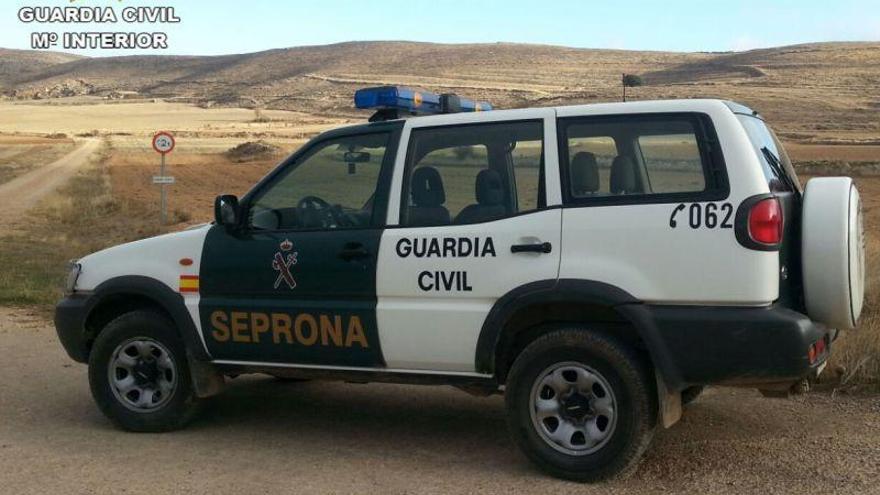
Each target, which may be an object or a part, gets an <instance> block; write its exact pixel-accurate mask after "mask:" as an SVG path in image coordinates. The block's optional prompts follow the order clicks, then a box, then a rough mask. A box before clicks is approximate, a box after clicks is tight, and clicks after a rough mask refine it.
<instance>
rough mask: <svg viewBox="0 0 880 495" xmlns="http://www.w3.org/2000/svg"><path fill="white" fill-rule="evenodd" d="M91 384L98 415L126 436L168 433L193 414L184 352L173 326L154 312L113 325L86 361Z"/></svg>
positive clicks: (133, 314) (194, 402)
mask: <svg viewBox="0 0 880 495" xmlns="http://www.w3.org/2000/svg"><path fill="white" fill-rule="evenodd" d="M89 384H90V385H91V389H92V396H93V397H94V399H95V402H96V403H97V405H98V407H99V408H100V409H101V412H103V413H104V415H106V416H107V417H108V418H110V420H111V421H113V423H115V424H116V425H117V426H119V427H120V428H123V429H125V430H129V431H139V432H159V431H169V430H174V429H177V428H180V427H182V426H183V425H185V424H186V423H187V422H188V421H189V420H190V419H191V418H192V417H193V416H194V415H195V413H196V410H197V406H198V399H197V397H196V395H195V391H194V389H193V386H192V380H191V378H190V372H189V365H188V362H187V357H186V351H185V348H184V346H183V343H182V342H181V340H180V337H179V336H178V335H177V332H176V330H175V327H174V324H173V323H172V322H171V321H170V320H169V319H168V318H167V317H166V316H164V315H162V314H161V313H158V312H154V311H146V310H141V311H133V312H131V313H126V314H124V315H122V316H120V317H118V318H116V319H115V320H113V321H111V322H110V323H109V324H108V325H107V326H106V327H105V328H104V330H103V331H102V332H101V333H100V334H99V335H98V338H97V339H96V341H95V344H94V346H93V347H92V352H91V355H90V356H89Z"/></svg>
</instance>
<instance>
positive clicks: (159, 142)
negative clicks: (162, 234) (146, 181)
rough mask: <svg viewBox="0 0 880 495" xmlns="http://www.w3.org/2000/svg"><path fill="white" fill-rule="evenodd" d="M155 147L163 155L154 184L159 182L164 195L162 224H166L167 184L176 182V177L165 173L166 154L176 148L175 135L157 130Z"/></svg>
mask: <svg viewBox="0 0 880 495" xmlns="http://www.w3.org/2000/svg"><path fill="white" fill-rule="evenodd" d="M153 149H154V150H156V153H159V154H160V155H162V162H161V163H162V164H161V165H160V167H159V175H158V176H154V177H153V184H159V190H160V191H161V195H162V199H161V201H162V205H161V209H162V225H165V223H166V222H167V219H168V215H167V212H166V208H167V199H166V192H165V186H166V185H168V184H174V177H171V176H166V175H165V155H166V154H168V153H171V150H173V149H174V136H172V135H171V133H168V132H165V131H159V132H157V133H156V134H155V135H154V136H153Z"/></svg>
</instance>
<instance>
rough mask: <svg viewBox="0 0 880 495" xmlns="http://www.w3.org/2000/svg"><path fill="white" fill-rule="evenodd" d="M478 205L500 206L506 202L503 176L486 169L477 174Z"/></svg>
mask: <svg viewBox="0 0 880 495" xmlns="http://www.w3.org/2000/svg"><path fill="white" fill-rule="evenodd" d="M476 187H477V203H479V204H481V205H483V206H494V205H500V204H501V203H502V202H503V201H504V187H503V186H502V185H501V175H500V174H499V173H498V172H496V171H494V170H492V169H488V168H487V169H484V170H481V171H480V173H479V174H477V182H476Z"/></svg>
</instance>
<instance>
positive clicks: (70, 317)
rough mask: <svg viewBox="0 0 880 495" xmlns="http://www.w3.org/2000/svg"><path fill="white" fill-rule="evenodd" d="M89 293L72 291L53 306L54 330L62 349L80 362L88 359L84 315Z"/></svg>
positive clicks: (87, 307)
mask: <svg viewBox="0 0 880 495" xmlns="http://www.w3.org/2000/svg"><path fill="white" fill-rule="evenodd" d="M90 307H91V306H90V294H78V293H73V294H70V295H68V296H66V297H65V298H64V299H62V300H61V301H59V302H58V304H57V305H56V306H55V331H56V332H58V340H60V341H61V345H62V346H64V350H65V351H67V354H68V355H69V356H70V357H71V358H72V359H73V360H74V361H78V362H80V363H85V362H88V360H89V343H90V340H89V336H88V334H87V332H86V321H85V320H86V316H87V315H88V312H89V309H90Z"/></svg>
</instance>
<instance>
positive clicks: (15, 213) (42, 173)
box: [0, 139, 101, 229]
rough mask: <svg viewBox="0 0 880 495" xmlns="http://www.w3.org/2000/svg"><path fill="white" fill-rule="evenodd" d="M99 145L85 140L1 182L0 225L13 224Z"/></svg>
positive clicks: (71, 172)
mask: <svg viewBox="0 0 880 495" xmlns="http://www.w3.org/2000/svg"><path fill="white" fill-rule="evenodd" d="M100 145H101V141H100V140H99V139H86V140H84V141H83V142H82V143H81V144H80V146H79V147H77V148H76V149H75V150H73V151H71V152H70V153H68V154H66V155H64V156H63V157H61V158H59V159H58V160H56V161H54V162H52V163H49V164H46V165H43V166H41V167H39V168H36V169H34V170H31V171H30V172H28V173H26V174H24V175H21V176H19V177H16V178H14V179H12V180H10V181H9V182H5V183H3V184H0V198H2V200H3V202H2V204H3V207H2V208H0V226H2V227H3V228H4V229H6V228H9V227H10V226H14V225H15V224H16V223H18V221H19V220H20V219H21V217H22V213H24V212H25V211H27V210H28V209H30V208H32V207H33V206H34V205H36V204H37V201H39V200H40V199H41V198H43V197H44V196H46V195H47V194H49V193H51V192H52V191H54V190H55V189H56V188H57V187H58V186H60V185H61V184H63V183H64V182H65V181H67V180H68V179H69V178H71V177H72V176H73V175H74V174H75V173H76V171H77V170H78V169H79V168H80V167H81V166H83V165H85V164H86V163H88V159H89V157H90V156H91V155H92V153H94V152H95V151H96V150H97V149H98V147H99V146H100Z"/></svg>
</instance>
